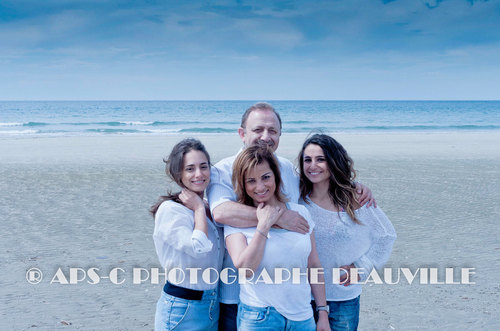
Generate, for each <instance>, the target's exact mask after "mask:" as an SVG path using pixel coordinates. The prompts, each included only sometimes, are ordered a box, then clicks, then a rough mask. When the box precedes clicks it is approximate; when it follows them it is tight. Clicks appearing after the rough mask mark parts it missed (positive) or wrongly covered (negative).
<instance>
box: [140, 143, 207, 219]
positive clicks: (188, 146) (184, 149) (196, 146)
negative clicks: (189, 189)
mask: <svg viewBox="0 0 500 331" xmlns="http://www.w3.org/2000/svg"><path fill="white" fill-rule="evenodd" d="M190 151H200V152H202V153H203V154H205V156H206V157H207V161H208V164H209V166H210V155H208V152H207V150H206V149H205V146H204V145H203V144H202V143H201V141H199V140H198V139H194V138H187V139H184V140H181V141H180V142H178V143H177V144H176V145H175V146H174V148H172V152H170V155H169V156H168V158H167V159H165V158H164V159H163V162H165V173H166V174H167V176H168V177H169V178H170V179H171V180H173V181H174V182H175V183H176V184H177V185H179V186H180V187H184V185H183V184H182V181H181V178H182V171H183V167H184V155H186V154H187V153H189V152H190ZM179 194H180V192H175V193H172V192H171V191H170V190H168V191H167V195H162V196H160V197H159V198H158V201H157V202H156V203H155V204H154V205H153V206H151V208H150V209H149V212H150V213H151V214H152V215H153V217H154V216H155V215H156V212H157V211H158V208H159V207H160V205H161V204H162V203H163V202H164V201H168V200H173V201H175V202H178V203H181V201H180V200H179Z"/></svg>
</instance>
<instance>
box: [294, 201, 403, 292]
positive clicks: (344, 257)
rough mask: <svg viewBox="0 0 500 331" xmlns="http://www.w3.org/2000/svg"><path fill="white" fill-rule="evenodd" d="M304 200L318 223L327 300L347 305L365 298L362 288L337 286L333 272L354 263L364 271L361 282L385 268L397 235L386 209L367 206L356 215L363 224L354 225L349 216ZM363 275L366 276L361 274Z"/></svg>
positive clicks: (317, 241)
mask: <svg viewBox="0 0 500 331" xmlns="http://www.w3.org/2000/svg"><path fill="white" fill-rule="evenodd" d="M307 200H308V202H309V203H306V202H304V201H303V200H302V199H301V200H300V202H299V203H300V204H302V205H304V206H305V207H306V208H307V209H308V210H309V213H311V218H312V220H313V222H315V223H316V227H315V229H314V230H315V231H314V232H315V235H316V247H317V249H318V254H319V259H320V261H321V264H322V266H323V268H324V271H325V287H326V299H327V300H328V301H344V300H350V299H354V298H356V297H357V296H358V295H360V294H361V284H351V285H349V286H343V285H340V284H333V282H332V268H338V267H340V266H343V265H349V264H351V263H354V265H355V266H356V268H358V269H360V274H359V275H360V277H361V280H360V282H363V281H364V280H366V278H367V277H368V275H369V274H370V272H371V271H372V270H373V268H375V269H380V268H382V267H383V266H384V264H385V263H386V262H387V260H388V259H389V257H390V255H391V251H392V245H393V243H394V240H395V239H396V231H395V230H394V227H393V226H392V224H391V222H390V221H389V219H388V218H387V216H386V215H385V214H384V212H383V211H382V209H380V208H374V207H370V208H367V207H366V206H362V207H361V208H359V209H357V210H356V211H355V214H356V217H357V218H358V220H359V221H361V223H362V224H357V223H354V222H353V221H352V220H351V218H350V217H349V215H348V214H347V213H345V212H335V211H330V210H326V209H323V208H321V207H320V206H318V205H316V204H315V203H314V202H312V201H311V200H310V199H307ZM361 272H363V273H361Z"/></svg>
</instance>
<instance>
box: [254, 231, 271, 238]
mask: <svg viewBox="0 0 500 331" xmlns="http://www.w3.org/2000/svg"><path fill="white" fill-rule="evenodd" d="M255 230H256V231H257V232H258V233H260V234H261V235H263V236H264V237H266V239H269V236H268V235H266V234H264V232H262V231H260V230H259V229H257V228H255Z"/></svg>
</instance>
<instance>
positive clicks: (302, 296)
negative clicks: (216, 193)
mask: <svg viewBox="0 0 500 331" xmlns="http://www.w3.org/2000/svg"><path fill="white" fill-rule="evenodd" d="M287 207H288V209H290V210H294V211H297V212H298V213H299V214H300V215H302V216H303V217H304V218H305V219H306V220H307V221H308V223H309V227H310V231H309V233H308V234H300V233H297V232H292V231H288V230H284V229H274V228H271V230H270V231H269V238H268V239H267V240H266V247H265V250H264V255H263V257H262V260H261V263H260V265H259V267H258V269H257V270H256V271H255V273H254V275H255V276H254V277H253V278H249V282H248V283H245V284H242V285H241V286H240V301H241V302H242V303H244V304H246V305H248V306H254V307H269V306H271V307H274V308H275V309H276V310H277V311H278V312H279V313H280V314H282V315H283V316H285V317H286V318H288V319H290V320H292V321H304V320H307V319H309V318H311V317H312V316H313V311H312V308H311V304H310V302H311V287H310V285H309V282H308V279H307V261H308V258H309V254H310V253H311V238H310V234H311V232H312V230H313V227H314V222H313V221H312V220H311V216H310V215H309V212H308V211H307V209H306V208H305V207H304V206H301V205H298V204H295V203H287ZM234 233H242V234H243V235H244V236H245V237H246V239H247V243H248V244H250V242H251V241H252V238H253V237H254V236H261V234H259V233H257V232H256V227H251V228H234V227H231V226H228V225H225V226H224V237H225V238H227V237H228V236H229V235H231V234H234ZM276 268H285V269H287V270H288V272H289V273H290V275H293V268H296V269H297V270H296V272H297V271H298V272H300V273H301V274H300V276H299V278H297V279H296V280H297V283H296V284H294V279H293V276H289V274H288V272H287V271H282V272H281V274H282V275H283V279H282V283H277V279H275V277H274V275H275V270H276ZM267 275H269V276H270V280H271V281H272V283H271V284H266V283H265V282H264V280H265V279H266V278H265V276H267ZM287 278H289V279H288V280H287ZM257 280H262V281H257ZM268 280H269V279H268Z"/></svg>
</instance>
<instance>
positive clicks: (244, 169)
mask: <svg viewBox="0 0 500 331" xmlns="http://www.w3.org/2000/svg"><path fill="white" fill-rule="evenodd" d="M264 162H267V163H268V164H269V168H271V170H272V172H273V174H274V182H275V185H276V190H275V191H274V196H275V197H276V199H278V201H280V202H285V201H286V199H285V197H284V196H283V194H282V193H281V185H282V183H281V172H280V167H279V163H278V160H276V158H275V157H274V155H273V152H272V150H271V148H270V147H269V145H268V144H266V143H262V142H259V143H257V144H255V145H252V146H250V147H247V148H245V149H244V150H243V151H242V152H241V153H240V154H238V156H237V157H236V160H234V163H233V177H232V182H233V187H234V191H235V192H236V195H237V196H238V202H240V203H243V204H245V205H247V206H253V205H254V204H253V199H252V198H251V197H250V196H249V195H248V194H247V192H246V190H245V177H246V175H247V173H248V171H250V170H252V169H253V168H255V167H256V166H258V165H259V164H262V163H264Z"/></svg>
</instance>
